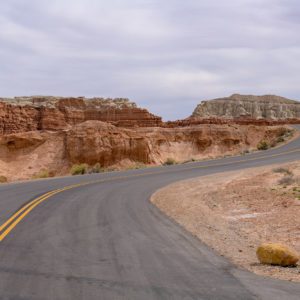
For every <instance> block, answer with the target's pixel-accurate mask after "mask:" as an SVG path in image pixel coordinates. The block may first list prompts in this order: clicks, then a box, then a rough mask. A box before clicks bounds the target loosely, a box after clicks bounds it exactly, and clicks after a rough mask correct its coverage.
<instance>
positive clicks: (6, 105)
mask: <svg viewBox="0 0 300 300" xmlns="http://www.w3.org/2000/svg"><path fill="white" fill-rule="evenodd" d="M87 120H99V121H104V122H109V123H112V124H114V125H116V126H124V127H135V126H139V127H154V126H159V125H161V124H162V121H161V118H160V117H158V116H155V115H153V114H151V113H149V112H148V111H147V110H146V109H141V108H138V107H137V106H136V104H135V103H133V102H130V101H129V100H128V99H103V98H92V99H85V98H62V97H39V96H36V97H17V98H13V99H7V98H0V134H11V133H18V132H27V131H34V130H62V129H66V128H68V127H69V126H71V125H75V124H79V123H82V122H85V121H87Z"/></svg>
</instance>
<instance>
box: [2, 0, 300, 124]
mask: <svg viewBox="0 0 300 300" xmlns="http://www.w3.org/2000/svg"><path fill="white" fill-rule="evenodd" d="M299 23H300V3H299V1H297V0H229V1H220V0H184V1H183V0H109V1H108V0H51V1H49V0H5V1H1V2H0V96H21V95H59V96H87V97H90V96H104V97H127V98H130V99H131V100H133V101H135V102H137V104H138V105H140V106H142V107H146V108H148V109H149V110H150V111H152V112H153V113H156V114H159V115H161V116H163V117H164V119H165V120H167V119H178V118H183V117H186V116H188V115H190V114H191V112H192V110H193V109H194V107H195V106H196V104H197V103H199V102H200V101H201V100H204V99H211V98H216V97H222V96H228V95H230V94H233V93H245V94H270V93H271V94H278V95H282V96H286V97H289V98H292V99H293V98H294V99H298V98H300V97H299V95H300V75H299V74H300V34H299V32H300V26H299Z"/></svg>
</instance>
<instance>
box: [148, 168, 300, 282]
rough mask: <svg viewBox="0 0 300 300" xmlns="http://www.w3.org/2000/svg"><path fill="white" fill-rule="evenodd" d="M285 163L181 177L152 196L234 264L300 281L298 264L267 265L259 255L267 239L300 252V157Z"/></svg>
mask: <svg viewBox="0 0 300 300" xmlns="http://www.w3.org/2000/svg"><path fill="white" fill-rule="evenodd" d="M280 167H281V168H283V169H279V166H272V167H270V166H269V167H262V168H255V169H251V170H247V171H242V172H241V171H238V172H230V173H222V174H217V175H212V176H206V177H201V178H198V179H193V180H188V181H182V182H179V183H175V184H172V185H169V186H167V187H165V188H163V189H161V190H159V191H158V192H156V193H155V194H154V195H153V196H152V198H151V201H152V202H153V203H154V204H155V205H157V206H158V207H159V208H160V209H161V210H162V211H163V212H165V213H166V214H167V215H168V216H169V217H171V218H172V219H174V220H175V221H177V222H178V223H179V224H181V225H182V226H183V227H185V228H186V229H187V230H188V231H190V232H191V233H192V234H194V235H195V236H197V237H198V238H199V239H201V240H202V241H203V242H205V243H206V244H207V245H209V246H210V247H211V248H213V249H215V250H216V251H217V252H218V253H219V254H220V255H222V256H225V257H227V258H228V259H230V260H231V261H232V262H233V263H235V264H237V265H239V266H241V267H243V268H246V269H248V270H250V271H252V272H255V273H257V274H260V275H266V276H272V277H276V278H279V279H284V280H290V281H298V282H300V267H299V266H298V267H296V268H282V267H274V266H266V265H261V264H259V262H258V260H257V258H256V249H257V247H258V246H259V245H260V244H261V243H262V242H281V243H284V244H286V245H288V246H290V247H292V248H294V249H295V250H296V251H298V253H300V222H299V219H300V162H299V163H293V164H288V165H284V166H280ZM283 178H284V179H283ZM282 179H283V181H284V183H281V184H280V181H281V180H282Z"/></svg>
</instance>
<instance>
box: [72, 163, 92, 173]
mask: <svg viewBox="0 0 300 300" xmlns="http://www.w3.org/2000/svg"><path fill="white" fill-rule="evenodd" d="M87 169H88V166H87V164H80V165H73V166H72V168H71V174H72V175H83V174H86V172H87Z"/></svg>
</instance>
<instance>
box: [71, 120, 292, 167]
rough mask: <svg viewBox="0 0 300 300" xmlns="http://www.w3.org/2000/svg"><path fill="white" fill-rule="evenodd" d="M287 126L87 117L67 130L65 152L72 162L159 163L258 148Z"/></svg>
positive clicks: (107, 163)
mask: <svg viewBox="0 0 300 300" xmlns="http://www.w3.org/2000/svg"><path fill="white" fill-rule="evenodd" d="M285 130H286V129H285V128H282V127H275V126H274V127H272V128H268V127H256V126H238V125H236V126H230V125H225V126H224V125H202V126H194V127H186V128H136V129H135V130H131V129H125V128H118V127H115V126H112V125H109V124H107V123H103V122H99V121H88V122H85V123H82V124H79V125H76V126H75V127H73V128H72V129H71V130H69V131H68V132H67V133H66V135H67V137H66V149H67V150H66V152H67V153H68V159H69V161H70V162H72V163H87V164H89V165H93V164H95V163H97V162H99V163H100V164H101V165H102V166H109V165H113V164H114V163H116V162H119V161H121V160H123V159H130V160H132V161H137V162H141V163H145V164H160V163H163V162H165V161H166V159H167V158H174V159H175V160H176V161H178V162H182V161H185V160H189V159H191V158H194V159H197V158H199V159H200V158H203V157H214V156H217V155H220V154H226V153H239V152H241V151H243V150H245V149H248V148H251V147H255V148H256V145H257V143H258V142H259V141H261V140H262V139H264V140H266V141H269V142H272V141H274V140H275V139H276V138H277V137H278V136H280V135H281V134H283V132H284V131H285Z"/></svg>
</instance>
